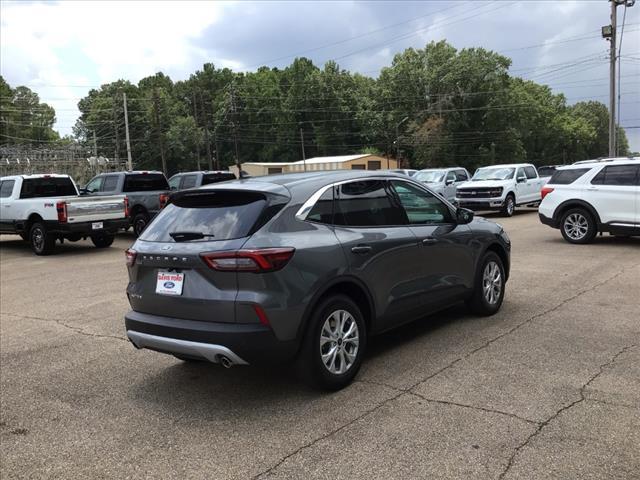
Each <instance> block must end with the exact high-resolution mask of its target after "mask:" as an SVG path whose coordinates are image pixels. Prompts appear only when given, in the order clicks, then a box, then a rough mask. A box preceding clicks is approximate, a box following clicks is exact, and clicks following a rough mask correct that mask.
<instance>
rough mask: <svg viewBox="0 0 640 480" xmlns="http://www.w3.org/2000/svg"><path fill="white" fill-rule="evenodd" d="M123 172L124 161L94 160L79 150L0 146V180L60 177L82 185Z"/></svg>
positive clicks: (83, 150) (73, 148)
mask: <svg viewBox="0 0 640 480" xmlns="http://www.w3.org/2000/svg"><path fill="white" fill-rule="evenodd" d="M123 170H126V162H125V161H123V160H119V161H114V160H113V159H109V158H106V157H94V156H92V155H91V154H90V152H87V150H86V149H84V148H79V147H58V148H33V147H26V146H6V145H3V146H0V176H5V175H26V174H33V173H64V174H67V175H71V177H73V179H74V180H75V181H76V183H78V184H79V185H82V184H84V183H86V182H87V181H88V180H89V179H90V178H91V177H93V176H94V175H96V174H98V173H103V172H117V171H123Z"/></svg>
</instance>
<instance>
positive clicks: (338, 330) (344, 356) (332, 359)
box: [320, 310, 360, 375]
mask: <svg viewBox="0 0 640 480" xmlns="http://www.w3.org/2000/svg"><path fill="white" fill-rule="evenodd" d="M359 346H360V332H359V329H358V324H357V323H356V320H355V318H353V315H351V313H349V312H348V311H346V310H336V311H334V312H333V313H331V314H330V315H329V316H328V317H327V319H326V320H325V321H324V324H323V325H322V330H321V332H320V356H321V358H322V363H323V365H324V366H325V368H326V369H327V370H328V371H329V372H331V373H333V374H334V375H341V374H343V373H345V372H346V371H347V370H349V369H350V368H351V367H352V366H353V364H354V363H355V361H356V358H357V356H358V348H359Z"/></svg>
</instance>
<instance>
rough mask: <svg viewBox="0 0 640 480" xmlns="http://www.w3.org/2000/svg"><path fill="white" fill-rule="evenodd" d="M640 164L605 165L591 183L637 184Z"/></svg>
mask: <svg viewBox="0 0 640 480" xmlns="http://www.w3.org/2000/svg"><path fill="white" fill-rule="evenodd" d="M639 168H640V167H638V165H612V166H609V167H604V168H603V169H602V170H601V171H600V173H598V175H596V176H595V177H594V178H593V180H591V183H592V184H594V185H619V186H633V185H637V183H638V182H637V176H638V169H639Z"/></svg>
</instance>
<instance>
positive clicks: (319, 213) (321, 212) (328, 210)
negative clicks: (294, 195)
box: [307, 188, 333, 224]
mask: <svg viewBox="0 0 640 480" xmlns="http://www.w3.org/2000/svg"><path fill="white" fill-rule="evenodd" d="M307 220H311V221H312V222H320V223H328V224H332V223H333V188H330V189H328V190H327V191H326V192H324V193H323V194H322V196H321V197H320V198H319V199H318V201H317V202H316V204H315V205H314V206H313V208H312V209H311V210H310V211H309V214H308V215H307Z"/></svg>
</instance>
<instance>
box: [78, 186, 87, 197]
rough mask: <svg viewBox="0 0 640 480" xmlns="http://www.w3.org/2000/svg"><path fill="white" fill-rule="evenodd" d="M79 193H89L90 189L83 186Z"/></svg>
mask: <svg viewBox="0 0 640 480" xmlns="http://www.w3.org/2000/svg"><path fill="white" fill-rule="evenodd" d="M78 193H79V194H80V195H86V194H87V193H89V190H87V189H86V188H85V187H82V188H79V189H78Z"/></svg>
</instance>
